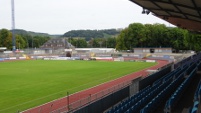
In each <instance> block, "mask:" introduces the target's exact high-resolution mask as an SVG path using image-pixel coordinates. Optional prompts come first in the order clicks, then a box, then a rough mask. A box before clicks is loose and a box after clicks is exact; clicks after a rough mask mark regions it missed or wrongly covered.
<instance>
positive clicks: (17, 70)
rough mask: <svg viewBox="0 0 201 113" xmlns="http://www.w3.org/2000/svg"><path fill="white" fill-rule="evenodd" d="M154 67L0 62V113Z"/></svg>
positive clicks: (85, 62)
mask: <svg viewBox="0 0 201 113" xmlns="http://www.w3.org/2000/svg"><path fill="white" fill-rule="evenodd" d="M153 65H156V63H145V62H104V61H46V60H29V61H15V62H0V113H16V112H18V111H23V110H25V109H28V108H31V107H34V106H37V105H41V104H44V103H46V102H49V101H51V100H54V99H57V98H60V97H64V96H66V92H69V93H70V94H72V93H75V92H77V91H80V90H83V89H86V88H90V87H92V86H95V85H98V84H101V83H104V82H106V81H110V80H113V79H116V78H119V77H121V76H125V75H127V74H130V73H133V72H136V71H139V70H142V69H144V68H148V67H151V66H153Z"/></svg>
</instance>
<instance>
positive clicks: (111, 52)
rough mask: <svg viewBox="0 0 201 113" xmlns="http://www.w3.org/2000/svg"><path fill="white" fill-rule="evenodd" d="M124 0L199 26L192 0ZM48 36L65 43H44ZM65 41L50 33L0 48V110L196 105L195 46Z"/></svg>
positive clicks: (72, 111) (190, 109)
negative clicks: (18, 47)
mask: <svg viewBox="0 0 201 113" xmlns="http://www.w3.org/2000/svg"><path fill="white" fill-rule="evenodd" d="M131 2H133V3H135V4H138V5H139V6H141V7H143V12H144V13H147V14H149V13H150V12H152V13H153V14H154V15H155V16H157V17H159V18H161V19H164V20H166V21H168V22H170V23H172V24H174V25H176V26H178V27H180V28H185V29H187V30H190V31H193V32H200V30H201V27H200V25H201V20H200V16H201V13H200V9H199V7H201V2H199V1H196V0H193V1H188V3H187V2H184V1H176V0H167V1H158V0H143V1H142V0H131ZM192 12H195V13H192ZM187 23H188V24H187ZM51 41H53V42H54V44H55V43H56V42H58V43H59V44H60V45H62V44H63V45H64V46H66V47H67V48H68V49H66V47H64V48H63V49H55V48H54V50H51V49H49V48H47V46H48V45H51V46H52V44H51ZM72 46H73V45H72V44H70V43H69V42H67V41H66V40H65V39H60V40H56V39H52V40H49V41H48V42H46V43H45V44H44V46H42V49H32V50H31V49H29V50H28V51H26V50H25V51H15V52H12V51H6V49H7V48H5V47H2V48H0V63H1V65H0V70H1V74H0V76H1V79H0V85H1V88H0V89H1V90H0V92H1V94H0V95H1V96H0V100H1V102H0V113H14V112H15V113H200V112H201V108H200V97H201V73H200V69H201V53H200V52H194V51H187V52H186V53H173V52H172V51H173V50H172V48H171V47H168V48H163V47H147V48H133V52H124V51H116V50H115V49H114V48H74V47H73V48H69V47H72ZM10 70H12V71H10Z"/></svg>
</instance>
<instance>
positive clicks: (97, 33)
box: [63, 29, 121, 40]
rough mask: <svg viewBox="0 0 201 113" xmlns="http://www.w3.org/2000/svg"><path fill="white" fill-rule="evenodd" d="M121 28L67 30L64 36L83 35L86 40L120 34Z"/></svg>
mask: <svg viewBox="0 0 201 113" xmlns="http://www.w3.org/2000/svg"><path fill="white" fill-rule="evenodd" d="M120 32H121V30H117V29H105V30H71V31H68V32H66V33H65V34H64V35H63V36H64V37H72V38H73V37H83V38H85V39H86V40H90V39H91V38H107V37H111V36H116V35H118V34H120Z"/></svg>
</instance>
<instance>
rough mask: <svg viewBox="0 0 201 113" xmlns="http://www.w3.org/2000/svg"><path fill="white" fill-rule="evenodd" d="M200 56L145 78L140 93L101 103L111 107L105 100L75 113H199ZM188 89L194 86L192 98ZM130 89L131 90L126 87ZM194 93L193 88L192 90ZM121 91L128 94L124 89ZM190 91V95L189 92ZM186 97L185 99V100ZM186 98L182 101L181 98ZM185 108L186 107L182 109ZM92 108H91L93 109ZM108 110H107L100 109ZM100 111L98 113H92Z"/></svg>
mask: <svg viewBox="0 0 201 113" xmlns="http://www.w3.org/2000/svg"><path fill="white" fill-rule="evenodd" d="M200 58H201V53H199V54H197V55H193V56H190V57H188V58H186V59H184V60H182V61H180V62H177V63H176V64H172V65H174V67H175V68H174V69H173V70H172V71H171V70H170V67H171V66H167V67H166V68H164V69H162V70H161V71H159V72H157V73H154V74H152V75H150V76H149V77H147V78H144V79H142V80H140V81H138V82H139V83H138V84H139V87H138V88H139V90H138V91H137V92H136V93H134V94H132V95H131V94H130V95H129V94H126V93H125V92H126V91H122V90H120V91H117V92H115V93H114V94H111V95H113V97H110V96H111V95H108V96H107V97H105V98H107V99H109V100H110V99H111V98H116V97H115V96H119V95H117V93H123V94H124V96H125V95H127V97H126V98H124V99H122V100H120V101H119V102H117V103H115V104H113V105H111V106H107V107H108V108H107V107H105V106H106V105H103V104H101V103H106V102H108V103H110V102H109V100H105V98H103V99H101V100H99V101H98V102H94V103H91V104H89V105H87V106H85V107H82V108H80V109H78V110H76V111H73V112H75V113H93V112H105V113H162V112H164V113H181V112H182V113H198V111H199V112H200V109H199V108H200V98H201V93H200V92H201V82H200V83H199V84H198V82H199V81H198V80H200V78H201V77H200V73H199V70H200V68H201V59H200ZM191 86H197V89H196V91H193V92H195V94H194V96H190V95H191V94H190V93H191V92H192V90H191V89H192V88H193V87H191ZM129 87H131V86H129ZM194 89H195V88H194ZM124 90H129V88H125V89H124ZM189 90H191V92H189ZM187 95H188V96H187ZM184 96H185V97H184ZM186 100H187V101H189V100H191V102H189V103H185V104H184V103H183V107H181V105H180V104H179V103H181V102H186ZM185 105H186V106H185ZM92 106H93V108H92ZM103 108H107V109H103ZM95 109H99V111H97V110H95Z"/></svg>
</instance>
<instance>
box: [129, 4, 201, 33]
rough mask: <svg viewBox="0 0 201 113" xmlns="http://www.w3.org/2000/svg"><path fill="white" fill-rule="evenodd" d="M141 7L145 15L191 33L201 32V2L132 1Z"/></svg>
mask: <svg viewBox="0 0 201 113" xmlns="http://www.w3.org/2000/svg"><path fill="white" fill-rule="evenodd" d="M130 1H132V2H134V3H135V4H138V5H139V6H141V7H142V8H143V9H144V10H143V13H145V14H149V13H150V12H152V14H153V15H155V16H156V17H159V18H161V19H163V20H165V21H167V22H169V23H171V24H174V25H176V26H178V27H180V28H183V29H188V30H190V31H197V32H201V0H130Z"/></svg>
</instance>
